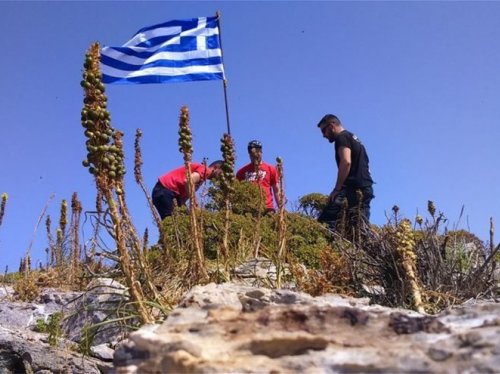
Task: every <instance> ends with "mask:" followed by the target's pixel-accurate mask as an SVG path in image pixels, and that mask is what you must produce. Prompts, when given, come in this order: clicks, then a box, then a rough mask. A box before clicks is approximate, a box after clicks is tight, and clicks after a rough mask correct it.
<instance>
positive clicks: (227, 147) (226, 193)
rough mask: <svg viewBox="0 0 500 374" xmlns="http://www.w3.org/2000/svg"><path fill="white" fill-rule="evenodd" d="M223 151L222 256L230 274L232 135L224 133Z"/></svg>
mask: <svg viewBox="0 0 500 374" xmlns="http://www.w3.org/2000/svg"><path fill="white" fill-rule="evenodd" d="M221 151H222V158H223V160H224V164H223V165H222V174H221V178H220V186H221V190H222V196H223V200H224V235H223V237H222V256H223V257H224V269H225V271H226V273H227V274H229V272H228V270H229V269H228V265H229V230H230V227H231V198H232V196H233V194H234V162H235V160H236V156H235V149H234V141H233V139H232V137H231V135H229V134H224V135H223V136H222V139H221ZM228 277H229V275H228Z"/></svg>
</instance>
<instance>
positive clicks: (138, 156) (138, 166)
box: [134, 129, 168, 255]
mask: <svg viewBox="0 0 500 374" xmlns="http://www.w3.org/2000/svg"><path fill="white" fill-rule="evenodd" d="M141 137H142V131H141V129H137V130H136V132H135V142H134V150H135V157H134V177H135V182H136V183H137V184H138V185H139V186H140V187H141V189H142V192H143V193H144V196H146V200H147V202H148V205H149V210H150V211H151V213H152V214H153V219H154V221H155V223H156V227H157V228H158V238H159V240H158V241H159V243H160V245H161V247H162V250H163V252H164V253H165V254H166V255H167V254H168V246H167V238H166V237H165V230H164V228H163V224H162V221H161V218H160V215H159V214H158V211H157V210H156V208H155V207H154V205H153V200H152V199H151V196H150V194H149V193H148V190H147V189H146V185H145V184H144V178H143V177H142V164H143V162H142V152H141V145H140V141H141Z"/></svg>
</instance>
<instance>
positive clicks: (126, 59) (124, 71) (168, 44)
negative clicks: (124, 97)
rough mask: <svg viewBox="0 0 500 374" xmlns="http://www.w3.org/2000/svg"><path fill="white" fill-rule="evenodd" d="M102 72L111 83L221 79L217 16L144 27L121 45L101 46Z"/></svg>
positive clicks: (106, 81) (104, 79)
mask: <svg viewBox="0 0 500 374" xmlns="http://www.w3.org/2000/svg"><path fill="white" fill-rule="evenodd" d="M101 71H102V81H103V83H114V84H143V83H170V82H188V81H201V80H213V79H224V67H223V65H222V49H221V47H220V41H219V26H218V22H217V17H200V18H192V19H188V20H176V21H169V22H165V23H162V24H159V25H155V26H151V27H145V28H143V29H141V30H139V31H138V32H137V33H136V34H135V35H134V36H133V38H132V39H130V40H129V41H128V42H127V43H125V44H124V45H123V46H122V47H103V48H102V50H101Z"/></svg>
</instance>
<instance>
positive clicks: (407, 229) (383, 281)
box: [334, 201, 498, 312]
mask: <svg viewBox="0 0 500 374" xmlns="http://www.w3.org/2000/svg"><path fill="white" fill-rule="evenodd" d="M428 212H429V214H430V219H428V220H425V222H424V219H423V218H422V217H421V216H420V215H418V216H417V217H416V225H417V226H418V229H416V230H414V229H412V224H411V222H410V220H408V219H407V218H403V217H401V216H399V208H398V207H397V206H395V207H393V216H392V217H391V218H390V219H389V222H388V224H387V225H385V226H383V227H381V228H375V227H370V226H368V225H365V224H364V223H362V226H361V227H360V228H358V230H360V232H361V236H362V238H363V240H362V241H361V242H355V243H354V242H351V241H350V240H346V239H345V238H343V237H342V236H340V235H338V234H335V235H336V236H337V239H336V241H335V242H334V248H337V249H338V250H340V251H341V252H342V253H343V255H344V256H346V258H347V259H348V262H349V264H350V266H351V267H352V269H353V280H354V283H355V285H356V289H358V290H359V291H360V292H361V293H364V292H366V290H367V289H368V294H369V295H370V296H371V297H372V298H373V299H374V301H375V302H379V303H382V304H385V305H389V306H402V307H407V308H414V309H415V310H418V311H424V310H425V311H428V312H435V311H438V310H441V309H442V308H444V307H446V306H449V305H452V304H456V303H460V302H463V301H465V300H467V299H469V298H472V297H477V296H478V295H493V296H494V295H495V291H494V287H495V282H494V281H493V271H494V261H492V254H491V253H490V255H489V256H488V257H487V258H484V257H483V260H481V261H478V255H480V254H486V250H485V247H484V245H483V244H482V242H481V241H480V240H479V239H477V240H476V241H475V245H473V246H469V249H468V251H470V253H469V255H468V256H467V257H466V258H467V259H474V261H469V262H467V261H466V263H465V264H464V257H463V252H461V251H463V249H464V248H463V247H462V246H461V245H457V243H458V242H457V240H456V239H457V235H459V232H447V233H445V234H441V233H440V232H441V231H442V230H441V227H440V225H441V224H442V223H443V222H446V219H445V217H444V214H443V213H437V211H436V208H435V205H434V203H433V202H432V201H429V202H428ZM469 242H470V241H469ZM340 243H347V245H340ZM497 250H498V247H497ZM471 253H475V254H474V255H472V254H471ZM479 257H481V256H479Z"/></svg>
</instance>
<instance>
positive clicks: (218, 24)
mask: <svg viewBox="0 0 500 374" xmlns="http://www.w3.org/2000/svg"><path fill="white" fill-rule="evenodd" d="M215 15H216V16H217V26H218V27H219V44H220V50H221V59H222V66H224V52H223V50H222V31H221V28H220V11H217V13H216V14H215ZM225 76H226V74H225V72H224V80H223V86H224V103H225V106H226V124H227V133H228V135H231V126H230V125H229V107H228V104H227V79H226V78H225Z"/></svg>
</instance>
